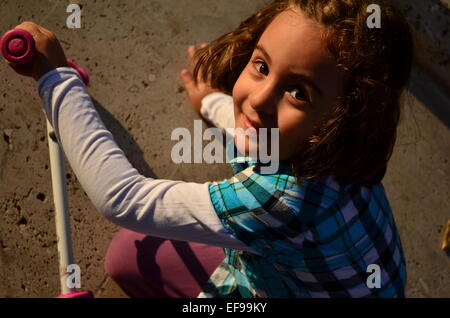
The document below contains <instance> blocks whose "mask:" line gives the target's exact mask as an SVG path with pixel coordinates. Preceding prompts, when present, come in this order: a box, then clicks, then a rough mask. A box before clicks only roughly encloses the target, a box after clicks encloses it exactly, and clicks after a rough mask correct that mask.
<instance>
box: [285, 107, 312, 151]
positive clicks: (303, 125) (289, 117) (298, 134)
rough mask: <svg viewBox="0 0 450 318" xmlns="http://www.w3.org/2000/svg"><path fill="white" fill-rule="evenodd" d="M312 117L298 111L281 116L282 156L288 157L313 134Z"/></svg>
mask: <svg viewBox="0 0 450 318" xmlns="http://www.w3.org/2000/svg"><path fill="white" fill-rule="evenodd" d="M310 117H311V116H309V115H308V114H307V113H305V112H301V111H298V110H295V111H291V112H285V113H283V114H279V117H278V127H279V129H280V154H281V155H282V156H288V155H289V154H290V153H292V151H294V150H297V148H296V146H298V145H301V144H302V142H303V141H304V140H305V139H306V138H307V137H309V136H310V135H311V134H312V130H313V127H312V124H311V120H310V119H311V118H310Z"/></svg>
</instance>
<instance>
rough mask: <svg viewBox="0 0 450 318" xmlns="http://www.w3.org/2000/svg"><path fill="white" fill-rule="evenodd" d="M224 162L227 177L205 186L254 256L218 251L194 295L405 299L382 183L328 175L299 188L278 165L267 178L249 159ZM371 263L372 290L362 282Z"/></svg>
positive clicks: (401, 261)
mask: <svg viewBox="0 0 450 318" xmlns="http://www.w3.org/2000/svg"><path fill="white" fill-rule="evenodd" d="M230 164H231V167H232V169H233V172H234V173H235V174H234V176H233V177H232V178H230V179H225V180H223V181H221V182H213V183H212V184H211V185H210V187H209V192H210V196H211V201H212V203H213V206H214V209H215V211H216V213H217V215H218V217H219V219H220V220H221V222H222V223H223V225H224V227H225V228H226V229H227V230H228V231H230V232H231V233H232V234H233V235H234V236H235V237H236V238H237V239H239V240H241V241H242V242H244V243H245V244H247V245H248V246H250V247H251V248H252V249H253V250H254V251H255V252H257V253H258V254H255V253H249V252H244V251H236V250H231V249H224V252H225V259H224V261H223V262H222V264H221V265H220V266H219V267H218V268H217V269H216V270H215V272H214V273H213V274H212V275H211V277H210V280H209V282H208V283H207V285H206V286H205V288H204V289H203V291H202V292H201V293H200V295H199V297H239V298H240V297H404V290H405V285H406V266H405V259H404V255H403V251H402V246H401V242H400V238H399V234H398V231H397V228H396V226H395V222H394V218H393V215H392V211H391V208H390V205H389V203H388V200H387V198H386V194H385V191H384V188H383V185H382V184H381V183H379V184H376V185H374V186H371V187H363V186H359V185H354V184H348V185H346V186H344V187H340V186H339V185H338V184H337V182H336V180H335V179H334V178H333V177H332V176H327V177H322V178H319V179H317V180H314V181H317V182H314V181H311V180H310V181H307V180H304V181H302V183H301V186H299V185H297V183H296V178H295V177H293V176H292V174H291V171H290V169H289V167H288V165H287V164H286V163H284V162H280V166H279V169H278V171H277V172H276V173H274V174H270V175H263V174H261V173H260V167H261V166H260V164H259V163H258V162H256V161H254V160H253V159H252V158H250V157H245V156H240V157H239V156H238V157H236V158H234V159H233V160H231V161H230ZM370 264H376V265H378V266H379V269H380V273H379V274H380V275H379V282H380V285H379V288H376V287H375V288H370V287H373V286H370V285H368V284H367V282H368V280H369V281H372V282H374V280H373V279H374V278H373V276H372V273H373V272H372V271H368V266H369V265H370ZM369 276H370V277H369ZM372 278H373V279H372ZM369 286H370V287H369Z"/></svg>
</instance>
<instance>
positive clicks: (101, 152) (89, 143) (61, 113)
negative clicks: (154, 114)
mask: <svg viewBox="0 0 450 318" xmlns="http://www.w3.org/2000/svg"><path fill="white" fill-rule="evenodd" d="M37 86H38V91H39V95H40V97H41V98H42V100H43V106H44V112H45V114H46V116H47V118H48V119H49V121H50V123H51V124H52V126H53V128H54V130H55V134H56V136H57V139H58V141H59V144H60V145H61V146H62V148H63V150H64V153H65V155H66V157H67V160H68V161H69V163H70V165H71V167H72V169H73V171H74V173H75V175H76V176H77V178H78V180H79V182H80V184H81V186H82V187H83V189H84V190H85V192H86V194H87V195H88V197H89V198H90V200H91V201H92V203H93V205H94V206H95V208H96V209H97V210H98V211H100V212H101V213H102V214H103V215H104V216H105V217H106V218H107V219H108V220H110V221H111V222H113V223H115V224H117V225H119V226H121V227H124V228H127V229H130V230H132V231H136V232H140V233H143V234H147V235H152V236H157V237H163V238H168V239H176V240H181V241H192V242H198V243H204V244H209V245H215V246H219V247H225V248H232V249H237V250H245V251H249V252H252V249H251V248H250V247H248V246H247V245H245V244H244V243H243V242H241V241H239V240H237V239H236V238H234V237H233V236H232V235H231V234H230V233H229V232H228V231H227V230H226V229H225V228H224V227H223V225H222V223H221V221H220V220H219V218H218V217H217V215H216V213H215V211H214V207H213V205H212V203H211V199H210V195H209V192H208V186H209V184H210V182H205V183H193V182H184V181H174V180H165V179H153V178H149V177H145V176H143V175H141V174H139V172H138V171H137V170H136V169H135V168H133V166H132V165H131V163H130V162H129V161H128V159H127V158H126V156H125V154H124V152H123V151H122V150H121V149H120V148H119V147H118V145H117V143H116V142H115V141H114V139H113V135H112V134H111V132H110V131H108V130H107V129H106V127H105V125H104V123H103V122H102V120H101V118H100V116H99V114H98V112H97V111H96V109H95V107H94V104H93V102H92V100H91V98H90V96H89V94H88V92H87V89H86V86H85V85H84V83H83V82H82V81H81V78H80V76H79V74H78V73H77V72H76V71H75V70H74V69H72V68H70V67H60V68H57V69H54V70H52V71H50V72H48V73H46V74H44V75H43V76H42V77H41V78H40V79H39V81H38V82H37ZM201 114H202V115H203V117H204V118H205V119H207V120H209V121H210V122H212V123H213V124H215V125H216V126H217V127H220V128H222V129H224V128H228V127H229V128H233V127H234V116H233V100H232V97H231V96H229V95H225V94H222V93H212V94H210V95H208V96H206V97H205V98H204V99H203V100H202V107H201Z"/></svg>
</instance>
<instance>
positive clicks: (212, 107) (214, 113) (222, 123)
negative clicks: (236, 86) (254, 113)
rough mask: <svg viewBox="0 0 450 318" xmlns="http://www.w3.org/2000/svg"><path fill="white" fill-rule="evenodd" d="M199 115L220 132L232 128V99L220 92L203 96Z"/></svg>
mask: <svg viewBox="0 0 450 318" xmlns="http://www.w3.org/2000/svg"><path fill="white" fill-rule="evenodd" d="M200 114H201V115H202V117H203V118H204V119H206V120H207V121H209V122H211V123H212V124H213V125H214V126H216V127H218V128H220V129H222V130H224V129H225V128H234V106H233V97H231V96H230V95H227V94H224V93H221V92H214V93H211V94H209V95H207V96H205V97H204V98H203V99H202V106H201V108H200Z"/></svg>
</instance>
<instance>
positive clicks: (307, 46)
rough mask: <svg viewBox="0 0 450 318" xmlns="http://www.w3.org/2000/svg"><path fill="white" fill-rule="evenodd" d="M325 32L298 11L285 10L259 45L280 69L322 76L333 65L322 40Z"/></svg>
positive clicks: (269, 27) (266, 30) (260, 40)
mask: <svg viewBox="0 0 450 318" xmlns="http://www.w3.org/2000/svg"><path fill="white" fill-rule="evenodd" d="M324 31H325V27H323V26H322V25H320V24H319V23H318V22H316V21H314V20H312V19H310V18H308V17H307V16H305V15H304V14H303V13H302V12H301V11H300V10H294V9H288V10H285V11H283V12H281V13H280V14H278V15H277V16H276V17H275V18H274V20H273V21H272V22H271V23H270V24H269V25H268V27H267V28H266V29H265V30H264V32H263V34H262V35H261V38H260V39H259V42H258V45H261V46H263V47H264V48H265V49H266V51H267V52H268V53H269V55H270V57H271V59H272V60H273V61H274V62H275V61H276V64H277V65H278V66H280V67H286V68H287V69H288V70H291V71H294V72H295V71H303V72H323V71H324V69H327V68H329V67H333V66H335V65H336V64H335V62H334V58H333V57H332V56H331V54H330V53H329V52H328V50H327V49H326V46H325V42H324V40H323V39H322V35H323V32H324Z"/></svg>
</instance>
